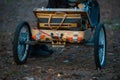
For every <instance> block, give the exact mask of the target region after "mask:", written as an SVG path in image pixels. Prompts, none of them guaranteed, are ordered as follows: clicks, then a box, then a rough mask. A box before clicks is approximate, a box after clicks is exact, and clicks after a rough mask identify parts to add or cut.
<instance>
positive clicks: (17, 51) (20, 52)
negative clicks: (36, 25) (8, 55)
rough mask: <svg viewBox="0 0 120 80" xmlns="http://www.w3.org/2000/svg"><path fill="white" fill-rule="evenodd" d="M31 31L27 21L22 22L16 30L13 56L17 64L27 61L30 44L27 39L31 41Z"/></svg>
mask: <svg viewBox="0 0 120 80" xmlns="http://www.w3.org/2000/svg"><path fill="white" fill-rule="evenodd" d="M30 37H31V31H30V26H29V24H28V23H27V22H25V21H24V22H21V23H20V24H19V25H18V26H17V28H16V31H15V35H14V41H13V57H14V61H15V63H16V64H23V63H25V62H26V60H27V58H28V54H29V51H30V50H29V49H30V45H29V44H26V43H25V42H26V41H30Z"/></svg>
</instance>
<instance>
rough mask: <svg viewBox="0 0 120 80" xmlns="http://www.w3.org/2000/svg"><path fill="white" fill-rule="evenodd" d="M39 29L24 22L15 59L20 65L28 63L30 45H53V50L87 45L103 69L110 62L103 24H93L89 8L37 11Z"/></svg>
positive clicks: (17, 34)
mask: <svg viewBox="0 0 120 80" xmlns="http://www.w3.org/2000/svg"><path fill="white" fill-rule="evenodd" d="M33 12H34V14H35V16H36V19H37V27H34V28H32V29H30V26H29V24H28V23H27V22H26V21H23V22H21V23H20V24H19V25H18V26H17V28H16V32H15V36H14V43H13V55H14V60H15V62H16V63H17V64H23V63H25V62H26V60H27V57H28V54H29V51H30V45H34V44H38V43H39V44H47V43H50V44H51V45H52V47H66V46H67V45H68V44H71V45H73V44H77V45H80V44H84V45H91V46H93V47H94V57H95V64H96V67H97V68H103V66H104V65H105V61H106V60H105V58H106V32H105V27H104V25H103V24H101V23H98V24H96V25H93V24H92V21H91V19H90V16H89V6H86V5H83V4H82V5H79V8H71V9H60V8H56V9H55V8H54V9H52V8H35V9H34V10H33Z"/></svg>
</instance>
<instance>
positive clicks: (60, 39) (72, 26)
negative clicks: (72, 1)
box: [32, 8, 91, 47]
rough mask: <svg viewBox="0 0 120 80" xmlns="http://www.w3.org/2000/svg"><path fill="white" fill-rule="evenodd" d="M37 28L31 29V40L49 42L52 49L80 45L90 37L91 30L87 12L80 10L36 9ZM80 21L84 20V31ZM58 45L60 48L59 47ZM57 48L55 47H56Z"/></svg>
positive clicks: (84, 9) (83, 9)
mask: <svg viewBox="0 0 120 80" xmlns="http://www.w3.org/2000/svg"><path fill="white" fill-rule="evenodd" d="M34 14H35V16H36V18H37V28H33V29H32V38H33V39H34V40H38V41H40V42H51V43H52V45H53V47H55V46H56V45H58V47H60V46H61V45H62V46H65V45H66V43H81V42H83V40H87V39H88V38H90V36H88V35H85V34H87V32H88V30H89V29H90V28H91V26H90V24H91V23H90V20H89V16H88V11H87V9H86V8H81V9H76V8H74V9H49V8H36V9H34ZM82 19H84V20H85V23H86V24H85V25H84V30H83V29H82V28H83V25H82ZM59 45H60V46H59ZM56 47H57V46H56Z"/></svg>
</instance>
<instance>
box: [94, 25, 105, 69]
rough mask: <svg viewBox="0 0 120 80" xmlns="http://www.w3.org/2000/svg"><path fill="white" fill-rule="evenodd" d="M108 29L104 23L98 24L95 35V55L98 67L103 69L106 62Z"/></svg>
mask: <svg viewBox="0 0 120 80" xmlns="http://www.w3.org/2000/svg"><path fill="white" fill-rule="evenodd" d="M106 45H107V43H106V31H105V27H104V25H103V24H99V25H98V26H96V29H95V35H94V57H95V64H96V68H97V69H98V68H99V69H101V68H103V67H104V66H105V63H106V51H107V49H106V48H107V46H106Z"/></svg>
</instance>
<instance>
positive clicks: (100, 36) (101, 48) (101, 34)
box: [99, 28, 106, 65]
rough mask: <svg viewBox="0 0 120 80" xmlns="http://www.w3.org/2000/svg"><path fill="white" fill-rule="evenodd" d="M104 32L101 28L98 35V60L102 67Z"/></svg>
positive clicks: (104, 46)
mask: <svg viewBox="0 0 120 80" xmlns="http://www.w3.org/2000/svg"><path fill="white" fill-rule="evenodd" d="M105 48H106V44H105V32H104V30H103V28H102V29H101V30H100V35H99V60H100V65H103V64H104V62H105Z"/></svg>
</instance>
